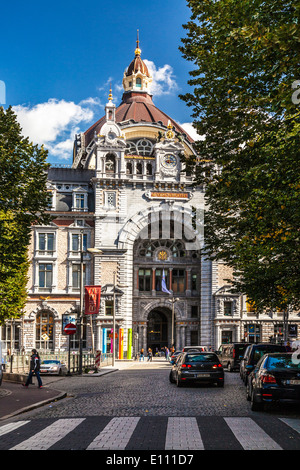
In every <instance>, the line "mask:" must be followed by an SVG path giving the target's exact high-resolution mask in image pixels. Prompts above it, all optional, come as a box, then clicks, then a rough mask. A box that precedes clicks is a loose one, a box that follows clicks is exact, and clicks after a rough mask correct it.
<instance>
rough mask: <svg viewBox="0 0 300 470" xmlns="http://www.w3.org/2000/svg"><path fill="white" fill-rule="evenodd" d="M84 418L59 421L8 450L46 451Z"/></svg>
mask: <svg viewBox="0 0 300 470" xmlns="http://www.w3.org/2000/svg"><path fill="white" fill-rule="evenodd" d="M84 419H85V418H76V419H75V418H74V419H59V420H57V421H55V422H54V423H53V424H51V425H50V426H47V427H46V428H45V429H43V430H42V431H40V432H38V433H37V434H35V435H34V436H32V437H30V438H29V439H26V440H25V441H23V442H21V443H20V444H18V445H16V446H14V447H12V448H11V449H10V450H47V449H49V448H50V447H51V446H52V445H53V444H55V443H56V442H58V441H59V440H60V439H62V438H63V437H65V436H66V435H67V434H68V433H69V432H71V431H73V429H75V428H76V427H77V426H78V425H79V424H80V423H81V422H82V421H84Z"/></svg>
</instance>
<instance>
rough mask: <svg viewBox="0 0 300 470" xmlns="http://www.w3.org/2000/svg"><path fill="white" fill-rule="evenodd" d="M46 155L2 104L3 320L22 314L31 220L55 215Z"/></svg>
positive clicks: (0, 290) (0, 265) (0, 257)
mask: <svg viewBox="0 0 300 470" xmlns="http://www.w3.org/2000/svg"><path fill="white" fill-rule="evenodd" d="M46 158H47V151H45V150H44V149H43V148H41V149H39V148H38V146H37V145H33V144H32V143H31V142H29V139H28V138H24V137H23V136H22V135H21V128H20V126H19V124H18V123H17V119H16V116H15V114H14V112H13V111H12V109H11V107H9V108H8V109H7V110H6V111H4V109H3V108H2V107H0V323H2V322H4V321H5V320H6V319H8V318H15V317H18V316H20V315H21V314H22V308H24V305H25V303H26V298H27V290H26V283H27V271H28V266H29V263H28V256H27V250H28V245H29V242H30V236H31V225H32V224H42V223H48V222H49V220H50V218H49V216H48V215H47V214H46V213H45V211H46V210H47V206H48V203H49V196H48V194H47V191H46V181H47V172H46V170H47V168H48V165H47V163H46Z"/></svg>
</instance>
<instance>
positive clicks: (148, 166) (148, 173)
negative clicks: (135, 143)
mask: <svg viewBox="0 0 300 470" xmlns="http://www.w3.org/2000/svg"><path fill="white" fill-rule="evenodd" d="M146 173H147V175H152V165H151V163H147V169H146Z"/></svg>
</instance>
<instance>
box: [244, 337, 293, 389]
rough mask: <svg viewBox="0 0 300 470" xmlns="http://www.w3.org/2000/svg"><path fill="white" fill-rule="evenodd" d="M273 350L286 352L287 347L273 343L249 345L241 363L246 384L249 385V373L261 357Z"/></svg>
mask: <svg viewBox="0 0 300 470" xmlns="http://www.w3.org/2000/svg"><path fill="white" fill-rule="evenodd" d="M273 352H286V348H285V346H282V345H280V344H271V343H257V344H256V343H255V344H251V345H250V346H248V348H247V349H246V351H245V354H244V357H243V358H242V359H241V363H240V376H241V379H242V380H243V382H244V384H245V385H247V380H248V375H249V374H250V372H252V370H253V369H254V367H255V366H256V364H257V363H258V361H259V360H260V358H261V357H262V356H263V355H264V354H267V353H273Z"/></svg>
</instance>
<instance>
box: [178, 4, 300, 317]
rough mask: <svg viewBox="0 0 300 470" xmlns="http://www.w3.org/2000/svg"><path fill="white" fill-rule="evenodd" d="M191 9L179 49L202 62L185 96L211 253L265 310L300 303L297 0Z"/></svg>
mask: <svg viewBox="0 0 300 470" xmlns="http://www.w3.org/2000/svg"><path fill="white" fill-rule="evenodd" d="M188 5H189V7H190V8H191V11H192V16H191V21H189V22H188V23H187V24H186V25H184V28H185V29H186V30H187V37H186V38H183V39H182V42H183V46H182V47H181V48H180V49H181V51H182V53H183V56H184V57H185V58H186V59H187V60H190V61H192V62H193V63H194V64H195V66H196V68H195V69H194V70H193V71H192V72H190V75H191V77H192V78H191V79H190V80H189V84H190V85H191V86H192V87H194V90H193V93H187V94H186V95H184V96H182V97H181V98H182V99H183V100H184V101H185V102H186V103H187V105H188V106H190V107H192V108H193V114H192V116H193V118H194V126H195V128H196V130H197V132H198V134H199V135H204V136H205V139H204V140H200V141H198V142H197V143H196V149H197V153H198V156H199V157H198V159H197V161H196V159H195V158H193V157H192V156H191V157H189V159H188V160H187V161H186V163H187V165H188V166H190V168H192V169H194V171H195V184H199V183H202V184H203V183H204V184H205V185H206V195H205V197H206V203H207V207H206V211H205V241H206V250H207V253H208V255H209V257H210V258H211V259H218V260H223V261H225V262H226V263H228V264H229V265H230V266H232V267H233V269H234V274H235V279H234V281H233V287H234V289H235V290H237V291H239V292H242V293H245V294H246V295H247V296H248V298H249V299H250V300H251V301H253V302H254V303H255V305H256V306H257V307H259V308H262V309H263V308H281V309H285V308H287V307H288V306H299V305H300V300H299V299H300V296H299V293H300V292H299V291H300V289H299V287H300V285H299V279H300V276H299V264H300V263H299V261H300V259H299V258H300V256H299V189H300V178H299V149H300V137H299V130H300V128H299V127H300V119H299V117H300V113H299V108H298V107H297V106H296V105H295V103H294V100H292V93H293V88H292V87H293V84H294V83H295V80H296V79H297V78H298V73H299V62H300V54H299V53H300V41H299V37H300V24H299V13H300V5H299V2H295V1H292V0H289V1H285V0H274V1H272V2H265V1H263V0H239V1H238V2H237V1H235V0H202V1H199V0H191V1H188Z"/></svg>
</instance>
